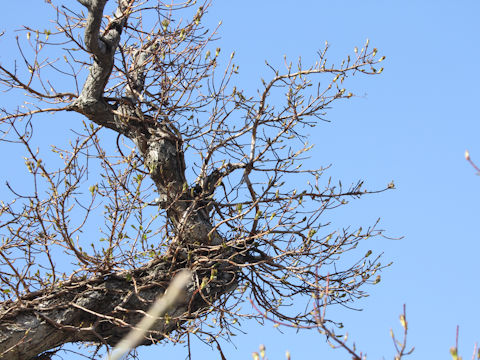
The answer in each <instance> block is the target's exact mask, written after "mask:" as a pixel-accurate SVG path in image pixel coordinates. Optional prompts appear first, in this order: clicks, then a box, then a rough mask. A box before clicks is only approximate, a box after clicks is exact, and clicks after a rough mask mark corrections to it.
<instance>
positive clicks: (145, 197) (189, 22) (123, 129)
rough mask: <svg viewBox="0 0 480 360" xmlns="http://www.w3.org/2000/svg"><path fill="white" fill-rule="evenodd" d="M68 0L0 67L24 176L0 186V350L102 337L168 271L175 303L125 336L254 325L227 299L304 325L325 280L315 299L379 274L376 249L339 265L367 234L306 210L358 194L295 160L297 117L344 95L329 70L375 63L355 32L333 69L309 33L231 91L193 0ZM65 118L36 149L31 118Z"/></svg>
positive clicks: (346, 296) (134, 314)
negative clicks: (250, 86) (293, 50)
mask: <svg viewBox="0 0 480 360" xmlns="http://www.w3.org/2000/svg"><path fill="white" fill-rule="evenodd" d="M76 5H77V6H75V4H73V5H72V4H70V5H68V6H69V7H67V6H63V5H62V6H57V5H55V4H53V3H51V2H50V1H49V5H47V6H51V7H52V8H53V9H54V11H55V12H56V19H55V29H54V30H45V31H44V30H41V31H40V30H37V29H34V28H31V27H28V26H24V27H23V28H22V29H20V32H19V36H18V41H17V43H18V50H19V52H18V56H19V57H18V59H19V61H18V63H17V62H15V64H13V63H9V64H6V63H3V64H0V82H1V84H2V90H9V91H11V92H13V93H14V94H18V96H22V97H23V98H24V102H23V103H22V104H19V105H20V106H11V104H10V105H9V106H7V105H5V104H4V107H5V108H3V109H2V115H1V134H2V137H1V139H2V142H3V143H2V147H3V148H5V149H8V148H7V147H11V148H13V147H15V146H17V147H18V146H19V145H20V146H22V147H23V151H24V152H25V165H26V167H27V169H28V171H29V176H30V180H31V188H30V189H28V190H26V189H21V188H18V187H17V186H15V182H14V181H13V182H12V181H9V182H8V183H7V185H6V186H7V188H8V190H9V191H10V197H9V198H8V199H4V200H3V202H2V203H1V209H0V215H1V223H0V228H1V236H2V242H1V245H0V281H1V284H2V293H1V295H2V298H3V300H2V303H1V307H0V354H1V355H0V356H1V357H2V358H5V359H31V358H36V357H39V356H42V358H48V357H49V356H50V355H51V354H52V353H53V352H54V351H56V350H57V349H59V348H61V347H62V345H64V344H66V343H71V342H82V343H87V344H91V345H93V346H95V347H96V348H97V349H100V348H102V347H103V346H107V347H109V346H112V345H115V344H116V343H118V342H119V340H120V339H121V338H122V337H123V336H124V335H125V334H127V333H128V332H129V330H130V329H131V328H132V327H134V326H135V324H137V323H138V321H139V320H140V319H141V318H142V317H143V316H144V314H145V311H146V310H147V309H148V307H149V305H150V304H151V302H152V301H153V300H154V299H155V298H156V297H157V296H159V295H160V294H162V293H163V292H164V289H166V287H167V286H168V284H169V283H170V281H171V279H172V278H173V276H174V275H175V274H176V273H178V272H179V271H181V270H182V269H184V268H188V269H190V270H191V271H192V274H193V275H192V277H191V280H190V282H189V285H188V288H187V291H186V295H185V298H184V300H183V301H182V302H181V303H179V304H177V305H176V306H175V307H174V308H172V309H171V310H169V311H168V312H167V313H166V314H165V315H164V316H162V317H161V318H160V319H158V321H157V322H156V323H155V326H154V327H153V328H152V329H151V331H150V332H149V333H148V336H146V337H145V338H144V340H143V342H142V344H144V345H148V344H155V343H156V342H158V341H160V340H163V339H168V340H169V341H178V340H180V339H183V338H184V337H186V336H187V335H190V334H195V335H197V336H201V337H202V338H204V339H205V336H206V335H209V334H210V335H212V336H211V337H210V341H215V342H216V341H217V340H216V337H217V336H218V335H220V336H222V335H223V336H225V337H227V338H228V336H229V334H231V333H232V332H235V327H236V325H235V324H236V323H237V321H241V320H242V319H245V318H247V319H249V318H256V319H258V320H259V321H262V319H263V315H261V314H258V313H257V312H256V311H253V312H250V313H249V312H245V313H244V312H242V310H239V306H238V305H239V304H241V303H242V302H244V301H245V300H246V299H247V298H250V299H251V301H252V302H253V303H254V304H255V306H256V307H257V308H258V309H261V311H262V312H268V314H269V317H271V318H273V319H275V320H276V321H279V322H285V323H289V324H294V325H295V326H298V327H304V328H308V327H318V319H316V315H315V313H312V312H311V311H310V310H309V309H310V308H309V306H308V304H309V302H310V299H311V296H312V294H317V293H321V292H322V291H323V290H324V289H325V286H326V282H327V278H328V284H329V285H328V286H329V287H328V289H329V290H328V291H329V296H328V303H327V304H325V305H330V304H348V303H350V302H351V301H353V300H355V299H357V298H359V297H362V296H364V295H365V290H364V289H363V285H365V284H368V283H376V282H378V281H379V275H378V272H379V271H380V270H381V269H382V268H383V267H384V266H383V265H382V264H381V263H380V262H379V256H370V254H371V252H368V253H367V254H365V255H363V256H362V255H357V260H355V261H353V262H352V261H350V262H346V261H340V259H341V255H342V254H344V253H345V252H348V251H350V250H353V249H355V247H356V246H357V245H358V243H359V242H360V241H363V240H366V239H368V238H369V237H374V236H378V235H381V231H380V230H377V229H376V228H375V226H371V227H369V228H367V229H363V230H362V228H360V229H353V230H351V229H343V230H335V229H333V230H332V229H331V227H330V226H328V225H329V222H328V219H325V215H324V213H325V212H326V211H327V210H330V209H332V208H335V207H338V206H341V205H344V204H346V203H347V202H348V201H347V199H348V198H352V197H353V198H357V197H360V196H363V195H365V194H368V193H371V192H369V191H367V190H365V189H364V188H363V187H362V186H363V185H362V184H363V183H362V182H359V183H357V184H354V185H352V186H350V187H348V188H346V189H343V188H342V185H341V183H339V184H336V183H335V184H334V182H333V181H331V180H330V179H328V178H325V176H324V172H325V169H323V168H320V169H308V168H306V169H305V168H302V162H303V161H304V159H306V158H307V157H308V156H309V152H310V151H311V149H312V147H311V146H310V145H309V144H308V136H307V135H308V131H309V128H311V127H314V126H316V125H317V123H318V122H319V121H321V120H323V119H324V116H325V111H326V109H327V108H328V107H329V106H331V105H332V103H333V102H334V101H336V100H340V99H344V98H349V97H351V96H352V94H351V93H349V92H348V91H346V90H345V89H344V88H343V87H342V84H343V82H344V80H345V79H346V78H347V77H348V76H351V75H354V74H367V75H374V74H378V73H380V72H381V71H382V69H381V68H375V67H374V66H375V64H377V63H378V62H380V61H382V60H383V59H384V58H383V57H381V58H378V57H377V50H376V49H372V48H371V47H370V46H369V44H368V41H367V43H366V44H365V46H364V47H363V48H361V49H359V50H357V49H355V52H354V54H352V56H351V57H350V56H349V57H347V58H346V59H345V60H344V61H343V62H342V63H341V64H340V65H338V66H333V65H331V64H330V63H328V62H327V57H326V54H327V50H328V45H327V44H326V46H325V48H324V49H323V50H321V51H319V52H318V60H317V62H316V63H315V64H313V65H312V66H310V67H304V66H303V65H302V63H301V61H298V63H296V64H292V63H288V62H287V61H285V67H284V68H283V69H275V68H273V67H271V66H270V65H268V64H267V65H268V66H269V67H270V69H271V78H270V79H268V80H262V83H263V86H262V87H261V89H260V90H259V91H258V94H255V95H249V94H247V93H246V92H244V91H243V90H241V89H239V88H238V87H236V86H235V85H234V79H235V76H236V75H237V73H238V66H237V65H235V64H234V54H232V55H231V56H230V58H229V60H228V55H227V57H226V58H227V62H228V64H227V65H226V66H223V67H221V66H220V65H219V63H220V55H219V54H220V49H218V48H216V49H215V48H214V45H213V44H214V42H212V41H213V40H214V39H215V38H216V36H217V34H216V30H213V31H209V30H207V29H205V28H204V25H203V22H202V18H203V17H204V15H205V13H206V11H207V9H208V8H209V6H210V3H209V2H208V1H207V2H205V3H203V4H197V3H196V1H193V2H192V1H186V2H183V3H179V4H177V5H171V4H167V3H162V2H161V1H158V2H157V1H148V0H146V1H136V0H118V1H117V2H115V3H113V2H112V3H111V4H108V5H109V6H112V9H109V8H108V7H107V9H106V5H107V1H106V0H78V4H76ZM110 11H113V13H112V15H106V13H109V12H110ZM220 68H221V69H220ZM219 69H220V70H219ZM317 78H318V79H317ZM320 80H321V81H322V82H320ZM63 88H65V90H62V89H63ZM273 97H275V98H276V99H278V98H280V99H282V100H281V101H276V100H275V101H274V103H272V100H271V99H272V98H273ZM72 113H78V114H80V115H81V116H82V117H83V120H79V119H78V116H70V118H71V122H72V125H71V127H72V128H75V130H74V131H73V132H72V137H71V141H70V145H68V146H63V145H59V144H58V143H56V139H55V138H54V137H53V135H52V138H51V139H49V142H50V143H51V144H52V146H51V149H50V150H51V153H48V151H47V150H46V149H44V148H42V149H36V146H35V143H36V140H35V132H34V129H35V128H36V127H41V126H45V125H43V124H42V123H40V122H38V121H36V119H37V118H38V116H41V114H48V116H50V117H57V116H62V117H63V118H64V119H65V121H69V120H68V118H69V115H70V114H72ZM52 134H54V131H52ZM112 134H115V136H112ZM5 151H8V150H4V153H5ZM16 151H18V150H16ZM12 180H13V179H12ZM390 187H393V184H390V185H389V186H387V188H390ZM387 188H386V189H387ZM384 190H385V189H384ZM379 191H383V190H379ZM379 191H374V192H379ZM375 225H376V224H375ZM369 256H370V257H369ZM351 258H352V257H349V259H351ZM59 264H61V265H59ZM293 303H296V304H297V305H298V304H304V305H305V307H304V308H305V310H304V311H303V312H302V311H300V312H299V306H296V307H295V308H294V309H292V307H291V305H292V304H293ZM207 316H209V317H213V319H214V321H215V323H216V324H217V327H216V328H215V329H211V328H209V327H206V326H204V320H205V319H206V317H207ZM325 321H327V320H325ZM95 347H94V348H93V349H95ZM91 356H92V357H95V353H94V354H93V355H91Z"/></svg>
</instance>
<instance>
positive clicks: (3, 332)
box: [0, 261, 234, 359]
mask: <svg viewBox="0 0 480 360" xmlns="http://www.w3.org/2000/svg"><path fill="white" fill-rule="evenodd" d="M172 274H175V271H172V269H170V268H169V266H168V264H167V263H166V262H165V261H163V262H161V263H158V264H151V265H149V266H147V267H144V268H141V269H138V270H135V271H133V272H131V273H121V274H111V275H108V276H100V277H98V278H95V279H90V280H86V281H80V282H71V283H66V284H64V285H63V286H62V287H60V288H58V289H56V290H54V291H51V290H46V291H44V292H38V293H32V294H29V295H28V296H26V297H25V298H23V299H22V301H21V304H22V305H21V306H20V307H18V304H13V303H4V304H2V307H1V310H0V311H1V312H2V313H3V318H2V324H1V326H0V352H1V353H2V354H3V355H2V359H34V358H36V356H37V355H38V354H41V353H43V352H45V351H47V350H50V349H54V348H55V347H58V346H60V345H62V344H65V343H67V342H80V341H91V342H96V343H104V344H108V345H115V344H116V343H117V342H118V341H120V339H121V338H122V337H123V336H125V335H126V334H127V333H128V331H130V329H131V324H136V323H138V322H139V321H140V319H141V318H142V317H143V316H144V315H145V311H146V310H147V309H148V308H149V306H150V305H151V302H152V301H153V300H154V299H155V298H157V297H158V296H159V295H161V294H163V292H164V291H165V289H166V287H167V286H168V284H169V282H170V280H171V278H172V277H173V276H172ZM133 280H135V281H133ZM231 280H232V277H231V275H226V276H223V279H222V277H219V278H218V279H217V281H216V282H215V283H210V284H209V286H208V288H205V289H204V290H203V291H202V292H203V294H202V296H201V295H200V294H199V292H198V290H197V289H198V279H192V280H191V283H190V285H189V286H188V288H187V291H186V294H185V301H184V302H182V303H180V304H177V306H176V307H175V308H173V309H171V310H170V311H169V312H168V314H167V315H166V316H165V319H166V320H164V321H161V320H159V321H157V322H156V324H155V327H154V328H153V329H152V331H151V332H150V334H149V335H150V336H151V339H145V342H144V343H145V344H150V343H151V342H152V340H157V341H158V340H161V339H163V337H164V335H165V334H168V333H170V332H171V331H173V330H176V329H179V328H180V327H181V325H182V323H181V322H178V321H175V320H174V319H176V318H178V317H180V315H182V314H185V313H186V314H188V316H187V317H192V318H194V317H195V316H196V315H198V313H197V312H198V311H201V308H202V307H204V306H206V303H205V300H204V299H205V297H208V298H209V299H215V298H217V297H218V296H220V295H221V294H222V293H224V292H225V291H226V290H230V289H231V288H232V286H234V282H232V281H231ZM169 319H173V320H169Z"/></svg>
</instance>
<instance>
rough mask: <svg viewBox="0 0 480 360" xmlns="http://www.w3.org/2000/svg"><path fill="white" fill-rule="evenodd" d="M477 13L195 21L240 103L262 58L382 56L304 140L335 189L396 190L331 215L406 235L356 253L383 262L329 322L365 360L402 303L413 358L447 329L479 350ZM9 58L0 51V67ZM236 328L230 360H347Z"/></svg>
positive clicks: (385, 12)
mask: <svg viewBox="0 0 480 360" xmlns="http://www.w3.org/2000/svg"><path fill="white" fill-rule="evenodd" d="M24 3H28V4H29V5H31V8H32V10H33V11H31V12H30V13H28V14H20V11H21V10H20V9H19V7H18V5H15V4H14V3H13V2H8V3H6V4H3V10H2V14H1V15H0V18H1V22H0V23H1V25H0V26H1V28H2V29H8V30H11V29H12V28H14V27H19V26H20V25H21V24H24V23H25V24H27V23H29V21H32V22H35V23H37V24H38V23H39V22H41V21H45V22H47V21H48V18H47V12H46V11H45V10H46V9H47V7H46V6H45V5H44V4H43V2H40V1H24ZM479 13H480V3H479V2H478V1H458V2H454V1H430V0H424V1H421V2H420V1H412V0H410V1H402V2H392V1H379V0H369V1H362V2H353V1H335V2H332V1H328V2H327V1H321V0H316V1H313V0H312V1H306V0H297V1H295V2H292V1H283V0H276V1H274V0H263V1H260V0H256V1H253V0H243V1H225V0H224V1H221V0H217V2H216V3H215V4H213V6H212V8H211V9H210V11H209V14H208V17H207V19H206V21H207V22H209V23H211V24H212V25H213V24H216V23H217V22H218V21H219V20H222V21H223V24H222V27H221V29H220V34H221V37H222V38H221V39H220V40H219V43H218V45H217V44H214V46H215V47H216V46H220V47H221V48H222V54H223V55H224V56H225V57H228V55H229V54H230V53H231V51H233V50H235V52H236V63H237V64H238V65H240V77H239V79H238V80H239V83H240V86H239V87H244V88H245V89H246V90H247V91H250V92H251V93H252V94H254V93H255V91H256V89H257V88H258V87H260V85H261V83H260V78H261V77H266V76H267V74H268V72H267V71H266V67H265V65H264V61H265V60H268V61H270V62H272V63H281V61H282V59H283V55H286V56H287V57H288V58H289V59H291V60H292V61H294V60H295V59H296V58H297V57H298V56H302V58H303V60H304V63H305V64H308V63H309V61H313V59H314V58H315V54H316V51H317V50H319V49H321V48H323V46H324V42H325V40H328V42H329V43H330V45H331V51H330V54H331V55H330V59H332V61H334V62H335V61H336V60H338V59H339V58H341V57H343V56H345V55H347V54H352V53H353V48H354V47H355V46H358V47H361V46H362V45H363V44H364V42H365V39H367V38H368V39H370V42H371V44H372V46H375V47H377V48H378V49H379V53H380V54H381V55H385V56H386V57H387V60H386V61H385V63H384V64H383V66H384V68H385V70H384V72H383V73H382V75H380V76H375V77H364V76H363V77H362V76H359V77H357V76H355V77H353V78H352V79H351V80H350V82H349V84H350V85H351V89H353V90H354V91H353V92H354V93H356V94H357V95H359V96H358V97H355V98H352V99H350V100H348V101H343V102H340V103H337V104H335V105H334V108H333V109H331V110H330V111H329V112H328V115H327V118H328V119H329V120H330V121H331V122H330V123H321V124H319V126H318V127H317V128H316V129H315V130H314V131H313V132H312V134H311V143H315V144H316V146H315V150H314V153H315V158H314V159H312V160H311V161H315V162H316V163H318V164H319V165H329V164H332V168H331V170H330V172H329V174H330V175H331V176H332V177H334V178H336V179H341V180H342V182H343V183H345V184H349V183H353V182H355V181H356V180H358V179H363V180H365V184H366V186H367V187H368V188H370V189H375V188H379V187H382V186H385V185H386V184H387V183H389V182H390V181H392V180H394V182H395V185H396V189H395V190H393V191H389V192H386V193H382V194H378V195H371V196H369V197H368V198H364V199H361V200H356V201H352V202H351V203H350V205H349V206H348V207H344V208H342V209H341V211H338V212H334V213H332V215H331V216H332V221H333V223H334V225H335V226H337V227H338V228H341V227H343V226H347V225H348V224H352V225H353V226H358V225H368V224H372V223H373V222H374V221H375V220H376V219H377V218H378V217H381V228H383V229H386V230H387V234H388V235H390V236H392V237H402V236H403V237H404V238H403V239H402V240H386V239H377V240H373V241H371V242H370V243H369V244H367V245H366V246H367V247H368V248H372V249H373V250H375V251H377V252H384V262H388V261H393V262H394V264H393V265H392V266H391V267H390V268H389V269H387V270H386V271H385V272H384V273H383V274H382V281H381V283H380V284H378V285H376V286H374V287H373V286H372V287H371V288H370V297H369V298H367V299H364V300H362V301H360V302H358V303H357V304H356V305H357V307H359V308H362V309H363V311H360V312H355V311H346V310H342V309H333V310H332V314H335V316H337V318H336V320H339V321H342V322H343V323H344V324H345V328H346V330H347V331H348V333H349V337H350V339H352V340H355V342H356V344H357V347H358V348H359V349H361V350H363V351H364V352H367V354H368V358H369V359H382V358H383V357H385V358H391V357H393V354H394V350H393V345H392V341H391V339H390V337H389V330H390V328H393V329H394V330H396V331H397V333H399V334H400V332H401V328H400V326H399V321H398V315H399V314H400V312H401V310H402V305H403V304H406V306H407V319H408V321H409V328H410V332H409V339H408V341H409V344H410V345H414V346H415V348H416V350H415V352H414V353H413V355H412V356H411V358H412V359H425V358H431V359H433V358H448V357H449V355H448V350H449V347H450V346H452V345H454V342H455V329H456V326H457V325H459V326H460V341H459V344H460V351H461V353H462V354H463V356H464V357H468V356H471V353H472V351H473V346H474V343H475V342H476V341H480V312H479V310H478V299H479V295H480V290H479V283H480V282H479V281H478V277H479V276H478V274H479V265H478V263H479V261H478V255H479V254H480V243H479V241H480V239H479V235H478V234H479V230H480V226H479V224H480V222H479V221H478V209H479V208H480V192H479V188H480V178H479V177H477V176H476V175H475V171H474V170H473V169H472V168H471V167H470V166H469V164H468V163H467V162H466V161H465V160H464V157H463V153H464V151H465V149H467V148H468V149H469V150H470V153H471V156H472V158H473V159H474V160H475V159H478V160H479V162H480V143H479V135H480V125H479V120H480V119H479V116H478V110H477V108H476V106H477V104H478V102H479V101H478V99H477V98H478V96H479V91H478V85H477V84H478V83H480V75H479V72H478V70H477V64H478V59H479V58H480V40H479V37H478V34H479V33H480V22H479V21H478V14H479ZM48 14H50V12H48ZM44 16H45V17H44ZM46 27H47V26H46ZM0 46H2V44H1V43H0ZM7 59H8V53H5V50H2V51H1V55H0V61H2V62H4V61H6V60H7ZM0 96H2V97H3V96H4V95H0ZM4 160H5V158H4V157H3V156H2V162H3V161H4ZM2 181H3V178H2ZM242 328H243V330H244V331H245V332H246V334H245V335H243V334H239V335H238V336H236V337H235V338H234V343H235V346H236V348H235V347H233V346H231V345H226V346H225V348H224V350H225V352H226V355H227V358H228V360H237V359H249V358H251V357H250V356H251V355H250V354H251V352H252V351H255V350H256V349H258V345H259V344H260V343H263V344H265V345H266V347H267V356H268V357H269V358H270V359H284V353H285V350H287V349H288V350H289V351H290V352H291V353H292V358H293V359H314V358H318V359H321V358H328V359H346V358H349V356H348V355H347V354H346V353H344V352H343V351H342V350H336V351H334V350H331V349H330V348H329V346H328V345H327V344H326V343H325V341H324V338H323V337H322V336H321V335H319V334H316V333H313V332H311V333H308V332H300V333H298V334H296V333H293V332H291V331H288V330H287V331H285V334H283V335H282V334H281V333H279V332H278V331H277V330H275V329H273V327H272V326H271V325H270V324H266V325H265V326H260V325H258V324H256V323H248V322H244V323H243V326H242ZM195 348H196V349H197V350H196V351H197V353H196V354H195V353H194V354H193V358H194V359H205V358H207V357H208V358H213V359H214V358H219V356H218V355H217V354H216V353H215V352H213V353H210V350H209V349H208V348H207V347H205V346H203V345H198V346H195ZM140 351H141V354H142V359H154V358H158V356H162V357H164V356H165V357H169V358H175V359H176V358H179V359H181V358H183V357H184V356H185V354H186V352H185V349H183V348H182V347H179V346H177V347H175V348H172V347H171V346H169V345H165V346H160V347H155V348H152V347H151V348H146V349H145V350H143V349H142V350H140Z"/></svg>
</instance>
